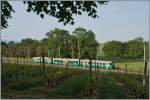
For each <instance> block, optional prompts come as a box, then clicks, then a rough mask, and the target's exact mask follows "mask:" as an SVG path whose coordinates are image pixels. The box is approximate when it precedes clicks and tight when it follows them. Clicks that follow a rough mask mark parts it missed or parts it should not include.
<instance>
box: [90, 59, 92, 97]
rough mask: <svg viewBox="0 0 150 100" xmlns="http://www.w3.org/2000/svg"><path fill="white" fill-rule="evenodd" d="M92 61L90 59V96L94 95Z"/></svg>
mask: <svg viewBox="0 0 150 100" xmlns="http://www.w3.org/2000/svg"><path fill="white" fill-rule="evenodd" d="M91 85H92V59H91V58H90V95H91V93H92V86H91Z"/></svg>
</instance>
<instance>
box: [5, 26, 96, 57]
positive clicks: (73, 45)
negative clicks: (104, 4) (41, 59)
mask: <svg viewBox="0 0 150 100" xmlns="http://www.w3.org/2000/svg"><path fill="white" fill-rule="evenodd" d="M96 47H98V42H97V41H96V39H95V33H94V32H92V31H91V30H86V29H84V28H81V27H78V28H76V29H75V30H74V31H73V32H72V33H69V31H67V30H64V29H58V28H55V29H54V30H50V31H49V32H47V33H46V38H43V39H42V40H40V41H38V40H34V39H30V38H26V39H22V40H21V42H19V43H15V42H13V41H10V42H9V43H5V42H2V56H4V57H11V56H12V57H16V56H18V57H34V56H41V54H44V55H45V56H48V57H61V58H81V59H86V58H89V57H92V58H93V59H94V58H96Z"/></svg>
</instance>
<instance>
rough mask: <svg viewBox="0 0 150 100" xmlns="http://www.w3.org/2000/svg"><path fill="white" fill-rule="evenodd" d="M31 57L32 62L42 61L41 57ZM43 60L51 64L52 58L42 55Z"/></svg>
mask: <svg viewBox="0 0 150 100" xmlns="http://www.w3.org/2000/svg"><path fill="white" fill-rule="evenodd" d="M32 59H33V62H34V63H40V62H42V61H43V59H42V57H33V58H32ZM44 61H45V63H46V64H51V63H52V58H48V57H44Z"/></svg>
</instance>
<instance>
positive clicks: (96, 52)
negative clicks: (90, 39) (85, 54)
mask: <svg viewBox="0 0 150 100" xmlns="http://www.w3.org/2000/svg"><path fill="white" fill-rule="evenodd" d="M96 49H97V52H96V60H98V53H99V47H96Z"/></svg>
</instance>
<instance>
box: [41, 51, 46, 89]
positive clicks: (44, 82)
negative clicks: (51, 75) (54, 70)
mask: <svg viewBox="0 0 150 100" xmlns="http://www.w3.org/2000/svg"><path fill="white" fill-rule="evenodd" d="M42 63H43V65H42V67H43V86H44V87H47V82H46V70H45V59H44V53H42Z"/></svg>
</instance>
